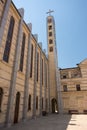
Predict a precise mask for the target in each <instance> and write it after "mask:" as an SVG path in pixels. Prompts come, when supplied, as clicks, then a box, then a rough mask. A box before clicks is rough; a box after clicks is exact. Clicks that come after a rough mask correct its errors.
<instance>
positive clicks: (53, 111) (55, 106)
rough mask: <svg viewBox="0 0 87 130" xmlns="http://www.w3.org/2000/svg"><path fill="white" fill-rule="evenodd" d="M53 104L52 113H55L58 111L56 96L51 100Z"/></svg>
mask: <svg viewBox="0 0 87 130" xmlns="http://www.w3.org/2000/svg"><path fill="white" fill-rule="evenodd" d="M51 106H52V113H55V112H56V111H57V100H56V99H55V98H53V99H52V100H51Z"/></svg>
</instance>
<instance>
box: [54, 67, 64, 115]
mask: <svg viewBox="0 0 87 130" xmlns="http://www.w3.org/2000/svg"><path fill="white" fill-rule="evenodd" d="M56 80H57V92H58V111H59V114H62V113H63V104H62V94H61V83H60V72H59V69H58V70H57V74H56Z"/></svg>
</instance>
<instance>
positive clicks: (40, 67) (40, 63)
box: [40, 51, 42, 115]
mask: <svg viewBox="0 0 87 130" xmlns="http://www.w3.org/2000/svg"><path fill="white" fill-rule="evenodd" d="M40 115H42V52H41V51H40Z"/></svg>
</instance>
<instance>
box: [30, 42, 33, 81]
mask: <svg viewBox="0 0 87 130" xmlns="http://www.w3.org/2000/svg"><path fill="white" fill-rule="evenodd" d="M32 71H33V44H31V66H30V78H32Z"/></svg>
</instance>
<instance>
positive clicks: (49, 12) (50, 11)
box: [46, 9, 54, 16]
mask: <svg viewBox="0 0 87 130" xmlns="http://www.w3.org/2000/svg"><path fill="white" fill-rule="evenodd" d="M53 12H54V11H53V10H50V9H49V11H48V12H46V14H49V16H51V13H53Z"/></svg>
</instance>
